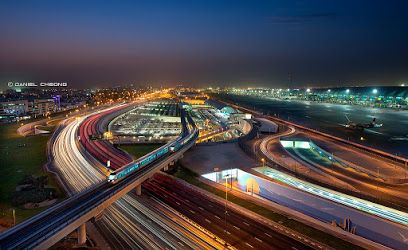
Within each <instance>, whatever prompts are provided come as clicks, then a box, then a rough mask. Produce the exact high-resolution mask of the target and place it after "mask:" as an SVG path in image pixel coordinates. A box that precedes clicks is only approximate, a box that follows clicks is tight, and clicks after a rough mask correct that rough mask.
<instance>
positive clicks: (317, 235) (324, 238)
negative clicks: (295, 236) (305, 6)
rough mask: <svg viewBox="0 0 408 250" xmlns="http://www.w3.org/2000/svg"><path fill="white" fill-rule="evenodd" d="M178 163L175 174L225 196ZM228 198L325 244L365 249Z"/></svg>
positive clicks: (253, 204)
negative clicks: (178, 169)
mask: <svg viewBox="0 0 408 250" xmlns="http://www.w3.org/2000/svg"><path fill="white" fill-rule="evenodd" d="M178 165H180V166H181V169H180V171H179V172H177V173H176V174H175V175H174V176H176V177H178V178H180V179H183V180H185V181H187V182H188V183H190V184H193V185H195V186H197V187H199V188H202V189H204V190H206V191H208V192H211V193H213V194H215V195H217V196H219V197H221V198H225V192H224V191H222V190H220V189H218V188H215V187H213V186H210V185H208V184H206V183H204V182H201V181H200V180H198V179H197V177H199V174H197V173H196V172H194V171H192V170H190V169H188V168H186V167H184V166H182V165H181V164H180V163H178ZM228 200H229V201H231V202H233V203H235V204H237V205H239V206H241V207H244V208H246V209H248V210H251V211H252V212H255V213H257V214H259V215H262V216H264V217H265V218H268V219H270V220H272V221H275V222H279V221H281V222H282V225H284V226H286V227H288V228H290V229H292V230H295V231H296V232H299V233H301V234H303V235H306V236H308V237H310V238H312V239H315V240H317V241H319V242H321V243H323V244H326V245H327V246H330V247H333V248H335V249H340V250H341V249H344V250H350V249H363V248H361V247H359V246H356V245H353V244H352V243H350V242H347V241H344V240H342V239H339V238H337V237H335V236H333V235H331V234H328V233H325V232H322V231H320V230H318V229H315V228H313V227H310V226H308V225H305V224H303V223H300V222H298V221H296V220H292V219H289V218H288V217H286V216H284V215H281V214H278V213H275V212H273V211H271V210H269V209H267V208H264V207H262V206H260V205H257V204H255V203H252V202H250V201H247V200H244V199H241V198H239V197H237V196H235V195H232V194H228Z"/></svg>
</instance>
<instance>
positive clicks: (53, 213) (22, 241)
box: [0, 125, 192, 249]
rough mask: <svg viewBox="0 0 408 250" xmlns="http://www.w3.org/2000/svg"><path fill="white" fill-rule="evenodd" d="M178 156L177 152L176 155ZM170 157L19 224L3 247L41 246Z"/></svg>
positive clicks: (4, 236)
mask: <svg viewBox="0 0 408 250" xmlns="http://www.w3.org/2000/svg"><path fill="white" fill-rule="evenodd" d="M73 126H74V125H73ZM71 139H72V137H71ZM191 145H192V144H191V143H190V144H187V145H186V148H188V147H190V146H191ZM176 155H177V154H175V155H174V156H176ZM166 160H167V158H165V157H162V158H160V159H158V160H156V161H154V162H153V163H152V164H148V165H146V166H145V167H143V168H140V169H137V170H135V172H134V173H133V174H131V175H129V177H127V178H126V179H124V180H123V181H122V182H119V183H117V184H116V185H110V184H108V183H107V182H106V181H103V182H101V183H99V184H97V185H95V186H93V187H92V188H90V189H87V190H86V191H84V192H81V193H80V194H78V195H75V196H73V197H72V198H69V199H67V200H66V201H64V202H62V203H60V204H58V205H56V206H54V207H52V208H51V209H48V210H46V211H44V212H43V213H40V214H39V215H37V216H35V217H33V218H31V219H29V220H27V221H25V222H23V223H21V224H19V225H18V226H16V227H15V228H13V229H11V230H9V231H7V232H6V233H4V234H2V235H0V247H1V248H2V249H10V248H32V247H35V246H37V245H38V244H39V242H42V241H43V239H44V240H45V239H46V238H47V237H50V236H52V235H54V234H55V233H56V232H58V231H59V230H62V229H63V228H64V227H65V225H69V224H70V223H73V222H74V221H77V220H79V219H80V218H83V217H84V216H85V217H86V214H88V213H89V212H91V211H94V209H96V208H98V207H101V204H103V203H104V202H105V201H107V200H111V199H112V198H111V197H116V196H117V195H116V194H118V193H120V192H121V190H127V189H126V188H129V186H128V183H132V182H134V181H135V180H138V179H140V178H145V177H143V176H146V175H148V174H149V171H151V170H153V169H155V166H156V164H157V163H161V162H165V161H166ZM80 164H82V163H80ZM66 173H68V172H66ZM80 176H81V175H80ZM82 176H86V175H82ZM78 187H80V186H78ZM115 195H116V196H115Z"/></svg>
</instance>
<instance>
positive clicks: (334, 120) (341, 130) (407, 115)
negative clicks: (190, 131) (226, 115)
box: [215, 94, 408, 158]
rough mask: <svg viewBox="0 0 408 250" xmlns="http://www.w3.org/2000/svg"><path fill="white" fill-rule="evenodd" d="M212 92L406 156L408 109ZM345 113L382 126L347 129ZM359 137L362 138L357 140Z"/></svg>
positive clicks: (229, 99)
mask: <svg viewBox="0 0 408 250" xmlns="http://www.w3.org/2000/svg"><path fill="white" fill-rule="evenodd" d="M215 96H216V97H219V98H222V99H225V100H228V101H231V102H233V103H239V104H240V105H242V106H243V107H246V108H250V109H255V110H256V111H260V112H263V113H264V114H268V113H269V115H271V116H274V115H276V117H278V116H279V118H281V119H284V120H288V119H289V121H291V122H294V123H296V124H299V125H302V126H306V127H309V128H312V129H317V130H319V131H322V132H325V133H328V134H331V135H334V136H338V137H341V138H343V139H346V140H347V139H350V141H353V142H357V143H360V144H363V145H366V146H369V147H373V148H376V149H379V150H383V151H385V152H388V153H391V154H394V155H395V154H398V156H402V157H406V158H407V157H408V112H406V111H396V110H393V109H379V108H369V107H362V106H352V105H341V104H330V103H317V102H310V101H299V100H276V99H271V98H265V97H252V96H240V95H231V94H230V95H223V94H221V95H215ZM345 115H347V116H348V117H349V119H350V120H351V121H353V122H358V123H370V122H371V121H372V120H373V118H376V122H377V123H379V124H380V123H382V124H383V126H382V127H381V128H374V129H365V130H364V131H363V132H362V131H357V130H352V129H348V128H346V127H344V125H345V124H346V123H347V118H346V117H345ZM361 137H363V138H364V140H360V139H361Z"/></svg>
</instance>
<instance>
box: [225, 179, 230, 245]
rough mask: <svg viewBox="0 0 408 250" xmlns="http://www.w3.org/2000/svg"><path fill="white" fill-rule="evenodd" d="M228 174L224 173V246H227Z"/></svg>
mask: <svg viewBox="0 0 408 250" xmlns="http://www.w3.org/2000/svg"><path fill="white" fill-rule="evenodd" d="M229 175H230V174H226V175H225V248H228V242H227V214H228V210H227V209H228V205H227V201H228V176H229Z"/></svg>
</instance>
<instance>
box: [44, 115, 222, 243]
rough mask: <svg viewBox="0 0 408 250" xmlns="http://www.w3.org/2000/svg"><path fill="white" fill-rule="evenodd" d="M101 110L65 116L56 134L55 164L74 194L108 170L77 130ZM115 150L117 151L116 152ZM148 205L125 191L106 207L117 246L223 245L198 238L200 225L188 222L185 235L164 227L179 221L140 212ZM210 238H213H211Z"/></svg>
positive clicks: (105, 222) (106, 220) (105, 220)
mask: <svg viewBox="0 0 408 250" xmlns="http://www.w3.org/2000/svg"><path fill="white" fill-rule="evenodd" d="M112 109H115V107H111V108H109V109H106V110H104V111H107V110H112ZM99 113H102V112H101V111H98V112H95V113H93V114H90V115H88V116H86V117H80V118H76V119H74V118H71V119H67V120H64V121H63V122H62V123H61V126H62V127H63V129H62V130H61V131H60V133H59V134H58V136H57V137H56V138H55V141H54V144H53V146H52V156H53V158H54V161H55V162H54V163H55V166H56V168H57V170H58V172H59V173H60V175H61V176H60V177H61V178H62V179H63V180H64V183H66V184H67V185H68V187H67V188H68V189H69V192H70V194H75V193H79V192H81V191H83V190H85V189H87V188H89V187H91V186H93V185H94V184H96V183H98V182H100V181H102V180H104V179H105V178H106V175H107V174H108V171H107V168H106V167H104V166H103V165H102V164H98V165H95V164H94V161H92V164H91V163H90V160H89V159H88V158H86V157H85V156H84V154H83V153H82V152H81V151H80V150H79V148H78V146H79V144H78V138H77V132H78V130H79V127H80V125H81V124H82V123H83V122H84V120H85V119H86V118H88V117H90V118H92V116H93V115H94V116H97V117H98V118H99V117H100V116H99V115H100V114H99ZM92 121H93V122H94V123H93V125H92V126H95V125H96V123H95V122H96V121H94V119H92ZM89 126H91V125H89ZM89 129H92V131H93V132H95V131H96V130H93V129H96V128H89ZM84 139H85V138H84ZM104 143H105V142H104ZM94 145H95V144H93V146H94ZM103 145H104V144H102V143H100V144H97V146H95V147H93V149H94V150H98V152H104V151H103V150H102V149H101V148H99V147H101V146H103ZM87 146H88V145H87ZM98 146H99V147H98ZM111 153H112V154H114V153H115V152H111ZM85 155H86V154H85ZM146 206H147V205H142V204H140V203H139V202H138V201H137V200H136V199H135V198H133V197H131V196H129V195H125V196H123V197H122V198H121V199H119V200H118V201H116V202H115V203H114V204H112V206H110V207H109V208H108V209H105V211H104V217H103V218H102V219H101V220H100V221H98V224H103V225H104V228H106V229H107V230H108V231H109V232H110V233H109V235H108V239H110V240H111V241H114V243H116V245H114V246H116V247H117V248H121V249H128V248H133V249H134V248H152V247H153V248H172V249H180V248H182V249H197V248H202V247H205V248H207V249H221V248H222V246H218V247H217V244H216V243H214V244H213V245H214V246H211V245H209V244H208V243H207V242H206V241H204V240H202V239H197V238H196V237H195V236H194V232H196V231H197V229H195V228H194V227H192V226H191V225H190V226H188V225H186V226H185V227H187V228H188V230H184V235H180V234H179V233H177V231H176V230H169V227H164V225H165V224H168V225H172V228H178V227H179V226H178V224H177V223H175V222H174V221H172V220H171V218H170V217H168V218H166V217H165V216H158V215H157V214H154V213H149V216H146V214H147V213H144V214H143V213H141V212H139V211H147V210H148V209H147V207H146ZM162 214H164V213H162ZM153 216H156V219H155V223H153V221H152V220H151V219H149V218H152V217H153ZM146 221H149V223H146ZM158 222H160V223H158ZM145 231H146V232H149V233H146V232H145ZM197 233H198V232H197ZM207 240H208V241H209V239H207ZM209 242H211V241H209ZM111 245H112V244H111Z"/></svg>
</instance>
